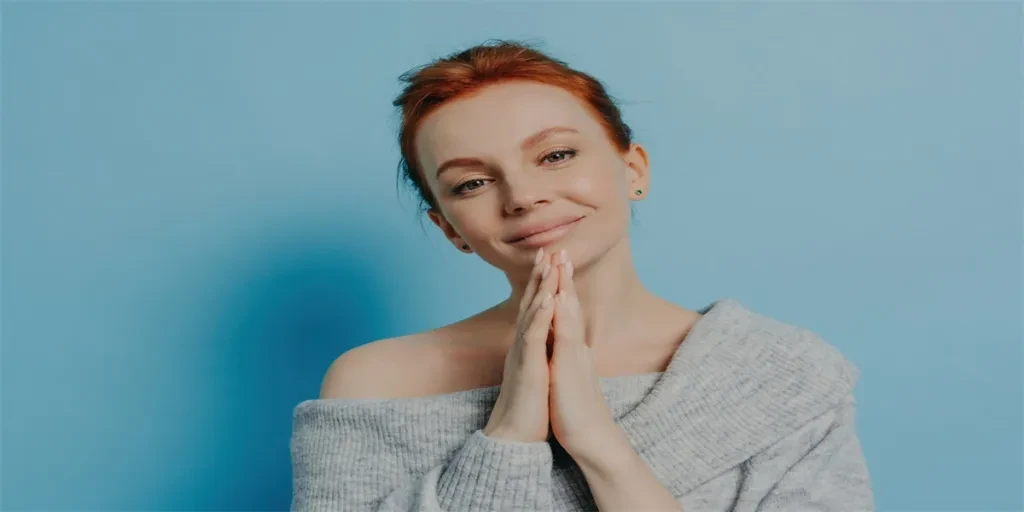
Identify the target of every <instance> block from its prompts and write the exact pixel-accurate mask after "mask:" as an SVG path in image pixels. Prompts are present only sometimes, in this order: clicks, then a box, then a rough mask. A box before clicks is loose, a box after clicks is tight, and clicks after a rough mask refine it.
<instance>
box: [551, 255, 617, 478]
mask: <svg viewBox="0 0 1024 512" xmlns="http://www.w3.org/2000/svg"><path fill="white" fill-rule="evenodd" d="M555 263H556V264H557V265H556V266H555V267H554V270H552V272H551V273H557V274H558V293H557V294H555V300H554V303H555V304H554V329H553V330H554V345H553V347H552V350H551V361H550V363H549V366H550V379H551V391H550V396H549V414H550V416H551V431H552V433H553V434H554V436H555V438H556V439H558V442H559V444H561V445H562V447H563V448H565V451H566V452H568V453H569V455H571V456H572V457H573V458H574V459H577V460H580V459H581V458H584V457H591V456H596V455H598V454H599V452H600V450H601V449H602V448H603V447H605V443H606V442H608V441H609V440H610V439H611V436H613V435H614V434H615V433H617V432H620V430H619V427H618V425H616V424H615V420H614V418H613V417H612V413H611V409H609V408H608V403H607V402H606V401H605V399H604V394H603V393H602V391H601V386H600V384H599V381H598V374H597V368H596V367H595V366H594V357H593V351H592V350H591V345H590V343H588V342H587V340H586V334H585V332H584V328H583V319H582V316H581V312H580V311H581V310H580V301H579V297H578V296H577V295H576V288H575V286H574V284H573V279H572V275H573V267H572V261H570V260H569V258H568V255H567V254H566V252H565V250H562V252H560V253H559V255H558V260H556V262H555Z"/></svg>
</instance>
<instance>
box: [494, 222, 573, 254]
mask: <svg viewBox="0 0 1024 512" xmlns="http://www.w3.org/2000/svg"><path fill="white" fill-rule="evenodd" d="M581 220H583V217H579V218H577V219H575V220H572V221H569V222H566V223H565V224H559V225H558V226H554V227H551V228H549V229H546V230H544V231H540V232H537V233H534V234H532V235H529V236H525V237H522V238H517V239H515V240H512V241H510V242H509V243H510V244H512V245H520V246H531V247H532V246H544V245H547V244H549V243H551V242H554V241H556V240H558V239H559V238H561V237H562V236H564V235H565V234H567V233H568V232H569V231H571V230H572V229H573V228H574V227H576V224H579V222H580V221H581Z"/></svg>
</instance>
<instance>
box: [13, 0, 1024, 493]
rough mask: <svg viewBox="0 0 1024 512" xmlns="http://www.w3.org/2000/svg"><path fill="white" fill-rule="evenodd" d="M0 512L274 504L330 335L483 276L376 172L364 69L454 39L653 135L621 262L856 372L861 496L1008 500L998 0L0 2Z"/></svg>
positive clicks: (1010, 31)
mask: <svg viewBox="0 0 1024 512" xmlns="http://www.w3.org/2000/svg"><path fill="white" fill-rule="evenodd" d="M2 15H3V18H2V20H3V26H2V29H3V31H2V57H3V59H2V78H3V82H2V86H3V88H2V99H3V102H2V121H3V126H2V129H3V132H2V133H3V140H2V142H3V160H2V164H3V183H2V185H3V186H2V191H3V212H2V213H3V261H2V262H3V275H2V278H3V280H2V285H3V289H2V292H3V295H2V299H3V318H2V320H3V322H2V328H3V330H2V334H3V340H2V341H3V352H2V363H3V368H2V370H3V371H2V398H3V409H2V422H3V437H2V442H3V445H2V450H3V451H2V455H3V466H2V470H3V474H2V481H3V488H2V492H3V494H2V499H3V502H2V505H3V508H4V509H29V508H41V509H59V508H65V509H79V510H80V509H87V508H95V509H114V508H120V509H161V510H170V509H180V510H186V509H190V510H200V509H204V510H206V509H220V510H228V509H237V510H241V509H248V510H255V509H284V508H287V506H288V500H289V497H290V492H291V488H290V480H289V479H290V466H289V458H288V450H287V443H288V436H289V433H290V426H291V408H292V407H293V406H294V405H295V404H297V403H298V402H299V401H300V400H303V399H306V398H310V397H313V396H315V394H316V393H317V390H318V386H319V383H320V378H321V376H322V375H323V372H324V370H325V369H326V367H327V365H328V364H329V363H330V361H331V360H332V359H333V358H334V357H335V356H336V355H338V354H340V353H341V352H343V351H345V350H346V349H348V348H350V347H352V346H354V345H357V344H361V343H364V342H366V341H369V340H371V339H375V338H381V337H387V336H395V335H399V334H403V333H408V332H412V331H418V330H423V329H427V328H430V327H434V326H437V325H440V324H442V323H446V322H450V321H453V320H456V319H458V318H461V317H463V316H465V315H468V314H470V313H473V312H475V311H476V310H478V309H481V308H483V307H484V306H486V305H489V304H490V303H491V302H492V301H496V300H498V299H500V298H501V297H502V295H503V293H504V292H505V290H506V288H505V283H504V282H503V280H502V276H501V275H499V274H498V273H496V272H494V271H492V270H491V269H489V268H487V267H486V266H485V265H484V264H483V263H481V262H480V261H478V260H476V259H474V258H473V257H471V256H465V255H462V254H459V253H457V252H455V251H454V250H453V249H452V248H451V247H450V246H449V245H448V244H447V243H446V242H445V241H444V240H443V239H442V238H441V237H440V236H439V235H438V234H437V233H435V232H434V231H435V229H434V228H433V226H432V225H431V224H430V223H429V221H427V220H425V219H423V218H419V217H418V216H417V213H416V202H415V200H414V198H413V196H412V195H410V194H407V193H405V192H401V193H399V192H397V191H396V181H395V166H396V164H397V159H398V153H397V149H396V143H395V141H394V137H393V136H394V133H395V130H396V128H397V124H396V117H395V115H394V112H393V110H392V108H391V106H390V101H391V100H392V99H393V97H394V96H395V95H396V94H397V92H398V90H399V89H398V88H399V84H398V82H397V80H396V78H397V76H398V75H399V74H400V73H401V72H403V71H406V70H407V69H409V68H412V67H414V66H417V65H420V64H422V63H424V62H426V61H427V60H428V59H430V58H433V57H437V56H440V55H442V54H445V53H448V52H451V51H454V50H457V49H461V48H462V47H464V46H467V45H470V44H473V43H477V42H480V41H483V40H485V39H488V38H525V39H530V40H534V41H540V42H543V43H544V47H543V48H544V49H546V50H549V51H551V52H552V53H553V54H554V55H556V56H557V57H560V58H564V59H566V60H568V61H569V62H570V63H571V64H573V65H575V66H577V67H580V68H582V69H584V70H586V71H589V72H591V73H593V74H595V75H596V76H597V77H599V78H601V79H602V80H604V81H605V82H606V84H607V85H608V86H609V87H610V89H611V91H612V93H613V94H614V95H616V96H617V97H618V98H620V99H621V100H622V101H623V109H624V113H625V116H626V119H627V121H628V122H629V123H631V124H632V125H633V127H634V128H635V129H636V132H637V136H638V139H639V140H640V141H641V142H643V143H645V144H646V145H647V147H648V149H649V151H650V153H651V157H652V163H653V166H652V173H653V188H652V190H651V195H650V199H649V200H647V201H646V202H644V203H641V204H640V205H639V208H638V210H637V219H636V221H635V222H634V235H633V236H634V248H635V251H636V259H637V262H638V265H639V266H640V269H641V275H642V277H643V279H644V280H645V282H647V283H648V284H649V285H650V287H651V288H653V289H654V290H655V291H656V292H658V293H660V294H662V295H663V296H665V297H666V298H669V299H670V300H673V301H676V302H678V303H679V304H681V305H684V306H687V307H690V308H696V307H700V306H703V305H705V304H707V303H708V302H710V301H711V300H713V299H715V298H719V297H725V296H728V297H734V298H737V299H739V300H740V301H742V302H743V303H744V304H746V305H747V306H749V307H750V308H752V309H755V310H758V311H761V312H763V313H766V314H769V315H772V316H775V317H777V318H779V319H782V320H785V321H788V322H792V323H796V324H800V325H803V326H806V327H808V328H810V329H813V330H815V331H816V332H818V333H819V334H821V335H822V336H823V337H825V338H826V339H828V340H830V341H831V342H832V343H833V344H835V345H837V346H838V347H839V348H840V349H841V350H842V351H843V352H844V353H846V354H847V356H848V357H849V358H850V359H851V360H853V362H854V363H855V364H857V365H858V367H859V368H861V370H862V381H861V385H860V387H859V388H858V392H857V396H858V399H859V401H860V404H861V406H860V413H859V414H860V415H859V419H858V421H859V428H860V432H861V436H862V440H863V444H864V448H865V453H866V456H867V458H868V461H869V465H870V469H871V471H872V477H873V479H874V482H875V486H876V493H877V498H878V503H879V506H880V508H881V509H883V510H898V509H918V510H920V509H973V510H990V509H1021V508H1022V506H1024V505H1022V501H1021V481H1022V474H1021V451H1022V446H1021V400H1022V396H1021V364H1022V354H1021V343H1022V321H1021V318H1022V308H1024V304H1022V293H1021V289H1022V284H1024V278H1022V272H1021V262H1022V254H1021V247H1022V210H1021V207H1022V203H1021V194H1022V172H1021V156H1022V153H1021V125H1020V122H1021V114H1022V112H1021V90H1024V87H1022V81H1021V73H1020V66H1021V45H1020V40H1021V13H1020V7H1019V6H1018V5H1015V4H1014V3H1011V2H1005V3H987V4H983V3H977V4H971V3H967V2H961V3H951V2H950V3H945V2H943V3H916V4H915V3H868V4H859V5H858V4H853V3H843V4H836V3H828V4H826V3H818V2H800V3H770V4H767V3H766V4H755V3H727V4H719V5H714V4H709V3H685V4H683V3H680V4H666V3H650V4H638V5H630V4H625V3H607V4H604V3H585V4H584V3H554V4H553V3H545V4H539V3H524V4H501V5H481V4H456V3H444V4H429V5H425V4H415V3H392V4H377V5H371V4H351V3H316V2H308V3H285V2H272V3H271V2H237V3H236V2H181V3H174V2H138V3H129V2H104V3H84V2H80V3H79V2H76V3H51V2H14V3H12V2H5V3H4V4H3V7H2Z"/></svg>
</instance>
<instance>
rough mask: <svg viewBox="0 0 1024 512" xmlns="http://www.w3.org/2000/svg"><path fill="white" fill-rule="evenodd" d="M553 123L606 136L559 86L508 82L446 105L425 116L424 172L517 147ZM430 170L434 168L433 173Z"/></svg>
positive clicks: (421, 138) (420, 147)
mask: <svg viewBox="0 0 1024 512" xmlns="http://www.w3.org/2000/svg"><path fill="white" fill-rule="evenodd" d="M552 126H567V127H571V128H575V129H576V130H579V132H580V133H581V134H582V135H583V136H601V134H602V133H603V132H602V129H601V125H600V124H598V122H597V120H596V119H595V118H594V117H593V116H592V115H591V113H590V110H589V109H588V108H587V107H586V106H585V104H584V103H583V102H582V101H581V100H579V99H578V98H577V97H576V96H574V95H572V94H571V93H569V92H568V91H566V90H564V89H561V88H559V87H555V86H550V85H545V84H539V83H532V82H506V83H500V84H495V85H491V86H488V87H486V88H484V89H482V90H481V91H480V92H478V93H476V94H474V95H472V96H469V97H466V98H460V99H458V100H455V101H452V102H450V103H447V104H445V105H443V106H441V107H440V108H438V109H437V110H436V111H434V112H432V113H431V114H430V115H429V116H427V117H426V119H424V121H423V123H422V124H421V125H420V128H419V131H418V132H417V134H416V148H417V153H418V157H419V160H420V163H421V165H422V166H423V168H424V170H425V171H429V170H431V169H434V168H436V166H437V165H439V164H440V163H441V162H443V161H444V160H447V159H449V158H458V157H474V156H484V155H489V154H497V155H501V154H508V153H509V152H512V151H518V146H519V143H520V142H521V141H522V140H523V139H525V138H526V137H529V136H530V135H533V134H534V133H536V132H538V131H540V130H543V129H545V128H550V127H552ZM428 174H429V172H428Z"/></svg>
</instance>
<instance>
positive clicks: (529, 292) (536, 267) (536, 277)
mask: <svg viewBox="0 0 1024 512" xmlns="http://www.w3.org/2000/svg"><path fill="white" fill-rule="evenodd" d="M546 264H547V259H546V258H545V257H544V248H543V247H542V248H540V249H539V250H538V251H537V256H535V257H534V258H533V271H532V272H530V280H529V281H527V283H526V290H525V291H523V298H522V299H520V300H519V313H520V314H522V313H523V312H525V311H526V310H527V309H529V307H530V304H532V303H533V298H534V295H535V294H536V293H537V288H538V287H539V286H540V281H541V273H542V272H543V271H544V266H545V265H546Z"/></svg>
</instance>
